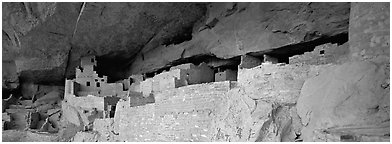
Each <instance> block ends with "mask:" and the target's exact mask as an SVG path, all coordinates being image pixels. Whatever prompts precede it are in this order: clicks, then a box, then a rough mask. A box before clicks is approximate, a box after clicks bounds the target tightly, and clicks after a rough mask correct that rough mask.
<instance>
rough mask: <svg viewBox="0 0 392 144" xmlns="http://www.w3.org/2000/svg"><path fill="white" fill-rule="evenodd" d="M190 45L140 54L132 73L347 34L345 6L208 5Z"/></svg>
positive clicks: (278, 4) (301, 4)
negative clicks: (198, 58)
mask: <svg viewBox="0 0 392 144" xmlns="http://www.w3.org/2000/svg"><path fill="white" fill-rule="evenodd" d="M207 7H208V13H207V14H206V20H205V21H203V23H202V24H201V25H200V26H198V27H195V28H194V29H197V31H195V32H194V33H193V38H192V40H191V41H188V42H184V43H181V44H179V45H170V46H160V47H158V48H156V49H154V50H152V51H143V53H142V54H140V55H138V57H137V58H136V60H135V62H134V63H133V64H132V65H131V68H130V73H144V72H149V71H152V70H154V69H158V68H160V67H163V66H164V65H166V64H169V63H170V62H172V61H174V60H178V59H181V58H187V57H192V56H195V55H210V54H212V55H216V56H217V57H219V58H231V57H234V56H238V55H242V54H245V53H249V52H258V51H267V50H270V49H274V48H278V47H282V46H286V45H291V44H297V43H301V42H307V41H312V40H315V39H318V38H320V37H327V36H334V35H337V34H340V33H347V32H348V21H349V12H350V4H349V3H212V4H209V5H208V6H207Z"/></svg>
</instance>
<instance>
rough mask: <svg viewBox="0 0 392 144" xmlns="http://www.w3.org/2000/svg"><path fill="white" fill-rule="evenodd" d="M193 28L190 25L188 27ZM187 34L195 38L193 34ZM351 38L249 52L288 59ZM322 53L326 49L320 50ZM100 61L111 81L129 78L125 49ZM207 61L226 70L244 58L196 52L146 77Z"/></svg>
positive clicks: (343, 36)
mask: <svg viewBox="0 0 392 144" xmlns="http://www.w3.org/2000/svg"><path fill="white" fill-rule="evenodd" d="M188 31H191V29H188ZM188 38H190V39H191V38H192V37H191V36H190V37H188ZM185 39H187V38H186V37H185V38H184V37H182V38H179V39H177V38H176V37H175V38H174V39H173V40H174V41H171V42H176V41H178V42H180V41H181V42H183V41H184V40H185ZM347 41H348V33H341V34H338V35H335V36H324V37H320V38H318V39H315V40H312V41H308V42H302V43H298V44H293V45H287V46H283V47H280V48H275V49H270V50H267V51H260V52H250V53H248V55H250V56H253V57H256V58H258V59H260V60H262V61H263V60H265V56H266V55H267V56H268V57H273V58H275V59H277V60H278V63H287V64H288V63H289V57H292V56H294V55H302V54H304V53H305V52H311V51H313V50H314V49H315V47H316V46H319V45H322V44H326V43H332V44H335V43H337V44H338V45H342V44H344V43H345V42H347ZM321 53H323V52H321ZM96 59H97V61H98V66H97V68H96V71H97V73H98V74H99V75H100V76H101V75H106V76H108V82H115V81H117V80H121V79H125V78H127V75H126V71H127V67H128V66H129V65H128V64H129V62H130V61H132V59H130V58H126V56H125V53H124V54H122V55H118V54H117V55H116V54H107V55H103V56H97V57H96ZM218 61H224V62H223V63H221V64H214V63H216V62H218ZM202 62H205V63H207V65H209V66H210V67H211V68H213V69H214V71H215V72H220V71H224V70H226V69H231V70H238V65H239V64H240V62H241V56H236V57H233V58H230V59H221V58H217V57H216V56H214V55H212V54H210V55H196V56H192V57H188V58H182V59H179V60H175V61H173V62H171V63H169V64H167V65H166V66H164V67H162V68H159V69H154V70H151V71H149V72H147V73H145V77H146V78H151V77H154V76H155V75H157V74H160V73H162V72H164V71H169V70H170V67H172V66H177V65H181V64H185V63H193V64H194V65H199V64H200V63H202Z"/></svg>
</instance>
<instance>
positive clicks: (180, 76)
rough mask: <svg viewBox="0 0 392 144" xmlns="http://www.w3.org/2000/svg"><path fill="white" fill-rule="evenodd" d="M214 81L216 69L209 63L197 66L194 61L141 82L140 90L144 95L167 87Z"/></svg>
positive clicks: (146, 95)
mask: <svg viewBox="0 0 392 144" xmlns="http://www.w3.org/2000/svg"><path fill="white" fill-rule="evenodd" d="M213 81H214V71H213V70H212V69H211V68H210V67H208V65H207V64H205V63H201V64H200V65H198V66H195V65H194V64H192V63H188V64H182V65H178V66H175V67H172V68H170V71H167V72H166V71H165V72H163V73H160V74H158V75H156V76H154V77H153V78H149V79H146V80H145V81H143V82H141V83H140V91H141V92H142V93H143V96H144V97H148V96H150V94H152V93H157V92H160V91H163V90H167V89H173V88H178V87H181V86H186V85H192V84H200V83H207V82H213Z"/></svg>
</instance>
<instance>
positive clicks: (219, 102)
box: [155, 81, 231, 141]
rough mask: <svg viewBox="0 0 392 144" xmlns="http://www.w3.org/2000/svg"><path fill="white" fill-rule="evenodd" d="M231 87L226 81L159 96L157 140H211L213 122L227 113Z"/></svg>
mask: <svg viewBox="0 0 392 144" xmlns="http://www.w3.org/2000/svg"><path fill="white" fill-rule="evenodd" d="M230 85H231V83H230V82H229V81H225V82H217V83H209V84H199V85H191V86H187V87H181V88H178V89H173V90H166V91H163V92H161V93H157V94H156V95H155V99H156V103H155V106H156V108H155V116H156V122H157V124H158V125H157V140H158V141H211V139H212V133H211V132H212V131H211V129H210V128H211V126H212V125H213V123H212V122H213V119H214V118H216V117H217V115H218V114H220V113H224V112H225V110H226V109H225V108H226V107H225V106H226V105H227V98H226V93H227V92H228V91H229V90H230Z"/></svg>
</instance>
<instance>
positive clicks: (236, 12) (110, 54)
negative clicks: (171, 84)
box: [3, 3, 350, 85]
mask: <svg viewBox="0 0 392 144" xmlns="http://www.w3.org/2000/svg"><path fill="white" fill-rule="evenodd" d="M82 7H83V9H82ZM349 9H350V4H349V3H211V4H207V3H4V5H3V23H4V24H3V55H4V57H3V61H4V60H10V61H12V60H15V63H16V68H17V72H18V74H19V75H20V76H21V78H22V79H26V80H29V81H33V82H39V83H53V82H56V83H57V84H61V85H62V84H63V82H62V80H63V79H64V77H72V76H73V74H74V68H75V66H77V65H78V60H79V58H80V57H81V56H85V55H96V56H98V59H101V61H102V65H101V66H102V67H105V68H104V69H101V70H100V71H102V74H104V75H109V76H110V77H113V78H114V79H119V78H124V77H126V76H127V74H129V73H144V72H148V71H153V70H154V69H157V68H160V67H162V66H164V65H166V64H168V63H170V62H172V61H174V60H178V59H182V58H186V57H192V56H195V55H200V54H202V55H205V54H213V55H216V56H217V57H219V58H230V57H233V56H238V55H241V54H244V53H248V52H253V51H263V50H268V49H272V48H277V47H282V46H285V45H290V44H296V43H300V42H305V41H311V40H313V39H317V38H319V37H322V36H332V35H336V34H339V33H347V31H348V17H349ZM78 18H79V19H78ZM188 40H190V41H189V42H185V43H182V42H183V41H188ZM180 43H181V44H180ZM162 51H165V53H171V54H165V55H161V54H160V52H162ZM135 56H137V58H136V59H134V57H135ZM133 61H135V63H134V64H132V65H131V63H132V62H133ZM113 63H114V64H113ZM129 66H131V67H132V68H131V69H130V70H129V72H128V73H125V72H126V69H129ZM109 70H110V71H109ZM113 71H115V73H113Z"/></svg>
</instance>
